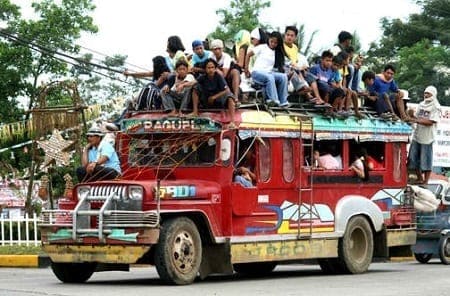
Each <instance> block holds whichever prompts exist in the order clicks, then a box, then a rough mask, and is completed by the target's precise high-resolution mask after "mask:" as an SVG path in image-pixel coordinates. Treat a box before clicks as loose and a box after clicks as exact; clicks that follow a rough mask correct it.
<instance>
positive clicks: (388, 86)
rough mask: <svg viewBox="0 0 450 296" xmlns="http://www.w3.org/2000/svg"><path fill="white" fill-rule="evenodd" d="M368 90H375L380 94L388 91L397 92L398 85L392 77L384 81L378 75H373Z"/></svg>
mask: <svg viewBox="0 0 450 296" xmlns="http://www.w3.org/2000/svg"><path fill="white" fill-rule="evenodd" d="M369 91H370V92H375V93H377V94H378V95H382V94H385V93H388V92H397V91H398V87H397V84H396V83H395V81H394V79H392V80H391V81H389V82H386V81H384V80H383V79H381V78H380V76H378V75H377V76H375V81H374V82H373V84H372V86H371V87H369Z"/></svg>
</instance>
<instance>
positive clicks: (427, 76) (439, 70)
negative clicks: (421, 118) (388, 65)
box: [396, 39, 450, 105]
mask: <svg viewBox="0 0 450 296" xmlns="http://www.w3.org/2000/svg"><path fill="white" fill-rule="evenodd" d="M398 56H399V62H398V64H397V72H398V75H396V77H397V78H396V79H397V80H398V81H399V82H400V83H401V87H402V88H404V89H407V90H409V92H410V97H412V98H413V99H415V98H417V99H418V100H420V99H421V98H422V93H423V90H424V89H425V88H426V87H427V86H428V85H430V84H432V85H434V86H436V88H437V89H438V98H439V100H440V102H441V104H444V105H449V104H450V98H448V97H447V98H446V97H445V90H446V89H447V88H448V86H449V85H450V76H449V75H448V72H447V74H446V73H445V69H447V71H449V70H450V51H448V50H446V49H445V48H444V47H442V46H436V45H432V44H431V42H430V41H429V40H426V39H425V40H423V41H420V42H417V43H416V44H414V45H413V46H411V47H404V48H402V49H400V50H399V52H398Z"/></svg>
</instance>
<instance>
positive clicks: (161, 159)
mask: <svg viewBox="0 0 450 296" xmlns="http://www.w3.org/2000/svg"><path fill="white" fill-rule="evenodd" d="M216 139H218V137H214V136H209V137H199V136H198V135H194V134H176V135H171V134H170V135H169V134H150V135H149V134H147V135H143V136H139V137H135V138H132V139H131V140H130V142H129V152H128V162H129V164H130V165H131V166H135V167H144V166H146V167H152V166H168V167H171V166H177V167H186V166H211V165H213V164H214V162H215V160H216V146H217V145H216Z"/></svg>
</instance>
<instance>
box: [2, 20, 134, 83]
mask: <svg viewBox="0 0 450 296" xmlns="http://www.w3.org/2000/svg"><path fill="white" fill-rule="evenodd" d="M0 36H2V37H4V38H6V39H8V40H10V41H12V42H15V43H18V44H20V45H23V46H26V47H28V48H30V49H32V50H35V51H37V52H40V53H42V54H43V55H46V56H49V57H51V58H54V59H56V60H59V61H62V62H65V63H68V64H70V65H73V66H75V67H78V68H81V69H83V70H86V71H88V72H92V73H95V74H98V75H101V76H104V77H106V78H109V79H111V80H117V81H120V82H123V83H126V84H129V85H135V84H133V83H130V82H128V81H126V80H121V79H118V78H117V77H113V76H110V75H107V74H104V73H101V72H98V71H95V70H93V69H89V68H87V66H92V67H95V68H99V69H102V70H106V71H110V72H114V73H118V74H122V73H123V71H121V70H117V69H113V68H110V67H107V66H103V65H100V64H97V63H92V62H89V61H85V60H83V59H81V58H77V57H74V56H71V55H69V54H66V53H61V52H59V51H57V50H52V49H49V48H48V47H45V46H42V45H38V44H36V43H33V42H31V41H29V40H27V39H26V38H22V37H18V36H14V35H12V34H10V33H7V32H6V30H5V29H2V28H1V29H0ZM58 56H60V57H58ZM67 59H69V60H73V61H75V62H77V63H74V62H71V61H69V60H67Z"/></svg>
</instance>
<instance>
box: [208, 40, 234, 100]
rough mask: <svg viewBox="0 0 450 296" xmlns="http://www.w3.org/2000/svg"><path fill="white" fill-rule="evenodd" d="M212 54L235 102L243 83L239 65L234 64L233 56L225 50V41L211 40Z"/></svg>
mask: <svg viewBox="0 0 450 296" xmlns="http://www.w3.org/2000/svg"><path fill="white" fill-rule="evenodd" d="M211 49H212V53H213V54H212V56H211V58H212V59H213V60H215V61H216V62H217V70H218V71H217V72H218V73H219V74H221V75H222V77H223V78H225V81H226V82H227V84H228V87H230V89H231V92H232V93H233V95H234V100H235V103H237V102H238V98H239V85H240V84H241V72H240V69H239V68H238V67H235V66H234V63H233V62H232V59H231V56H230V55H229V54H228V53H226V52H224V51H223V41H222V40H220V39H214V40H213V41H211Z"/></svg>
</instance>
